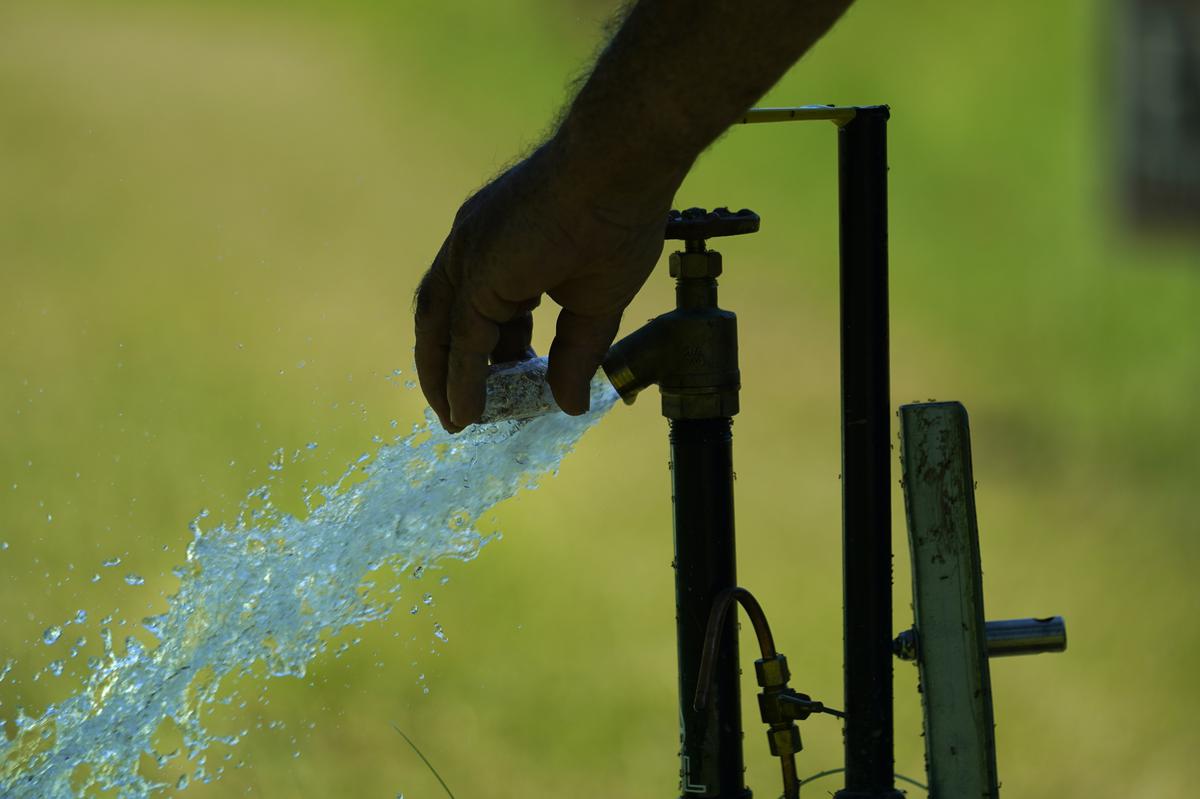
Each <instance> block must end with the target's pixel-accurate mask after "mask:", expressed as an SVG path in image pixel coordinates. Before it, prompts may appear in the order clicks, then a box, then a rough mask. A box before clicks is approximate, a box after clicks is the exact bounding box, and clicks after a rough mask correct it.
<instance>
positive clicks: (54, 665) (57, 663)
mask: <svg viewBox="0 0 1200 799" xmlns="http://www.w3.org/2000/svg"><path fill="white" fill-rule="evenodd" d="M65 665H66V663H64V662H63V661H61V660H52V661H50V665H49V666H47V667H46V669H47V670H49V672H50V673H51V674H53V675H54V676H55V677H61V676H62V673H63V666H65Z"/></svg>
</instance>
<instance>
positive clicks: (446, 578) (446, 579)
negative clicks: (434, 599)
mask: <svg viewBox="0 0 1200 799" xmlns="http://www.w3.org/2000/svg"><path fill="white" fill-rule="evenodd" d="M448 582H450V575H448V574H444V575H442V579H440V580H438V585H445V584H446V583H448Z"/></svg>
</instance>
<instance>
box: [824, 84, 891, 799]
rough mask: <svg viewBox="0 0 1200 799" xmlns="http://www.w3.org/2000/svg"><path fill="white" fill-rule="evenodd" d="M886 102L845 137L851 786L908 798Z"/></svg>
mask: <svg viewBox="0 0 1200 799" xmlns="http://www.w3.org/2000/svg"><path fill="white" fill-rule="evenodd" d="M887 120H888V109H887V107H886V106H874V107H868V108H860V109H858V110H857V113H856V114H855V117H854V119H852V120H851V121H849V122H847V123H846V124H845V125H843V126H842V127H841V129H840V131H839V134H838V188H839V212H840V226H841V230H840V238H841V337H842V549H843V551H842V574H843V577H842V579H843V583H842V585H843V603H844V607H843V612H844V615H845V630H844V641H843V648H844V659H845V665H844V669H845V670H844V676H845V705H846V726H845V746H846V775H845V778H846V787H845V789H844V790H842V791H839V792H838V794H837V796H839V797H842V799H858V798H859V797H863V798H864V799H865V797H898V796H901V795H902V794H900V793H899V792H898V791H896V789H895V779H894V777H893V758H894V751H893V731H892V651H891V642H892V548H891V544H892V542H891V523H892V520H891V424H890V422H891V413H890V408H891V400H890V398H889V394H888V391H889V389H888V374H889V373H888V246H887Z"/></svg>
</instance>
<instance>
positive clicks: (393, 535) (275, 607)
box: [0, 362, 616, 799]
mask: <svg viewBox="0 0 1200 799" xmlns="http://www.w3.org/2000/svg"><path fill="white" fill-rule="evenodd" d="M615 399H616V394H615V392H613V391H612V389H611V388H610V387H609V386H608V384H607V383H606V382H605V381H604V380H603V379H602V378H597V379H596V380H595V381H594V382H593V384H592V410H591V412H590V413H588V414H586V415H584V416H580V417H570V416H566V415H565V414H563V413H561V412H558V411H557V409H556V408H554V406H553V403H552V400H550V399H549V393H548V390H547V389H546V386H545V382H544V362H540V363H539V362H532V363H530V364H526V365H522V366H519V367H515V368H512V369H509V370H507V371H503V372H501V373H498V374H497V375H493V378H492V379H490V380H489V386H488V411H487V413H486V414H485V419H497V417H504V418H500V419H498V420H496V421H490V422H487V423H484V424H479V425H475V426H472V427H470V428H468V429H467V430H466V431H465V432H463V433H460V434H459V435H457V436H450V435H447V434H446V433H444V432H443V431H442V430H441V428H440V427H439V426H438V425H437V424H436V422H434V421H433V420H432V418H429V419H427V420H426V424H425V426H424V427H423V428H422V429H420V430H418V431H417V432H415V433H413V434H412V435H410V436H409V437H407V438H405V439H403V440H400V441H397V442H396V443H394V444H391V445H388V446H384V447H382V448H381V449H380V450H379V451H378V453H377V454H376V456H375V457H374V459H373V460H363V461H360V462H358V463H355V464H353V465H352V466H351V467H350V468H349V469H348V470H347V471H346V472H345V473H344V474H343V476H342V477H341V478H340V479H339V480H338V481H337V482H335V483H334V484H333V485H330V486H325V487H322V488H319V489H316V490H315V491H313V492H312V493H311V494H310V496H309V497H308V505H309V508H310V512H309V514H308V515H307V516H306V517H305V518H299V517H297V516H293V515H288V514H284V513H282V512H280V511H278V510H277V509H275V508H274V507H273V505H272V504H271V498H270V495H269V493H268V492H267V491H266V489H259V490H258V491H257V492H255V493H254V494H252V498H253V499H254V501H255V503H256V504H257V505H258V507H259V508H260V509H261V511H262V512H263V513H260V514H258V517H257V519H247V518H244V517H243V518H241V519H239V520H238V522H237V523H236V524H231V525H229V526H224V525H223V526H219V527H216V528H215V529H212V530H201V529H200V527H199V526H198V525H193V535H194V538H193V540H192V542H191V544H190V545H189V546H188V550H187V561H186V563H184V564H183V565H181V566H179V567H177V568H176V569H175V574H176V576H177V577H178V578H179V590H178V592H177V593H175V594H174V595H173V596H171V597H170V598H169V602H168V609H167V611H166V612H165V613H164V614H162V615H160V616H155V617H153V618H149V619H146V620H145V621H144V622H143V626H144V627H145V628H146V630H148V631H149V632H150V633H151V634H152V635H153V636H154V638H155V639H157V644H156V645H155V646H153V647H144V646H142V644H141V643H139V642H138V640H137V639H136V638H134V637H132V636H131V637H129V638H126V640H125V642H124V645H123V646H122V645H116V644H114V643H113V640H112V632H111V628H110V627H108V626H105V627H103V628H102V629H101V637H102V640H103V643H104V656H103V657H102V658H93V659H92V660H91V661H90V662H89V664H88V666H89V670H88V673H87V676H86V678H85V680H84V682H83V685H82V686H81V687H80V688H79V690H77V691H75V692H74V693H73V694H71V695H70V696H69V697H68V698H66V699H65V700H63V701H61V702H58V703H56V704H54V705H52V706H50V707H48V708H46V709H45V710H44V711H43V712H42V713H41V714H40V715H37V716H29V715H26V714H25V713H23V712H22V713H18V716H17V718H16V719H14V720H13V721H14V725H15V728H16V737H15V738H14V739H13V740H11V741H8V742H4V740H3V737H2V736H0V795H3V796H4V797H12V799H69V798H70V797H77V796H81V795H86V794H90V793H92V792H94V791H96V790H101V791H105V790H108V791H114V792H115V793H116V795H118V796H122V797H130V798H131V799H132V798H133V797H146V796H149V795H151V794H152V793H155V792H159V791H161V790H163V789H168V788H173V787H175V788H183V787H185V786H186V784H187V781H188V779H189V777H186V776H184V777H180V779H179V782H178V783H163V782H161V781H156V780H154V779H151V778H148V777H146V776H145V775H143V774H142V773H140V771H139V761H140V760H141V758H142V756H143V755H149V756H150V757H151V758H153V759H154V760H155V762H156V763H157V764H158V765H159V766H160V767H169V765H170V763H171V762H172V761H173V760H175V759H176V758H179V757H184V758H186V759H187V760H188V761H192V762H196V763H199V764H200V770H199V772H198V776H199V777H200V779H205V780H207V779H213V778H216V777H219V776H220V773H221V770H220V769H219V768H218V769H211V770H206V769H205V766H204V763H205V761H206V755H205V752H206V751H207V750H208V749H209V748H210V747H211V746H212V745H214V744H223V745H225V746H230V747H232V746H235V745H237V743H238V742H239V741H240V740H241V738H242V737H244V735H245V734H246V731H245V730H243V731H239V732H236V733H233V734H217V733H214V732H212V731H211V730H210V729H209V726H208V719H207V715H208V713H209V712H210V711H212V710H214V709H215V708H214V706H215V705H216V704H218V703H222V702H227V701H228V696H225V695H223V693H222V690H221V689H222V685H223V683H225V682H227V678H230V677H238V676H244V675H258V676H260V677H262V678H263V679H265V678H267V677H285V676H293V677H300V676H303V675H304V674H305V670H306V668H307V667H308V664H309V662H310V661H312V659H313V658H314V657H315V656H316V655H317V654H318V653H319V652H321V651H323V649H324V648H325V641H326V640H328V639H329V638H331V637H333V636H335V635H336V634H337V633H338V632H339V631H341V630H343V629H344V628H346V627H347V626H349V625H361V624H364V623H367V622H371V621H377V620H380V619H384V618H387V616H388V615H389V614H390V612H391V610H392V609H393V607H394V606H395V603H396V601H397V600H398V599H399V596H398V594H399V588H400V586H399V583H398V582H396V583H394V584H392V585H390V586H384V588H385V590H384V591H382V592H380V591H379V590H378V589H379V587H380V586H378V585H376V583H377V582H378V581H380V580H386V579H387V575H388V574H389V573H394V572H403V571H405V570H407V569H409V568H411V567H413V566H415V565H418V564H427V563H430V562H433V561H436V560H438V559H439V558H446V557H453V558H460V559H469V558H472V557H474V556H475V555H476V554H477V553H478V551H479V548H480V546H482V544H483V543H484V542H485V540H486V539H485V538H484V537H483V536H482V535H481V534H480V533H479V532H478V531H477V530H476V529H475V522H476V520H477V519H479V517H480V516H481V515H482V514H483V513H485V512H486V511H487V510H488V509H489V508H491V507H492V506H494V505H495V504H496V503H498V502H500V501H502V500H504V499H507V498H508V497H511V496H512V495H514V494H515V493H516V492H517V491H519V490H520V489H522V488H526V487H533V486H534V485H535V481H536V480H537V479H538V478H539V477H540V476H541V475H544V474H545V473H547V472H550V471H552V470H554V469H555V468H556V467H557V465H558V463H559V461H560V460H561V459H562V458H563V456H565V455H566V454H567V453H568V452H569V451H570V449H571V448H572V447H573V446H574V444H575V442H576V441H577V440H578V439H579V437H580V436H581V435H582V434H583V433H584V432H585V431H586V430H587V429H588V428H589V427H591V426H592V425H593V424H595V423H596V421H598V420H599V418H600V417H601V416H602V415H603V414H604V413H605V412H606V411H607V410H608V409H609V408H610V407H611V406H612V404H613V402H614V400H615ZM264 519H265V520H266V521H265V523H264ZM197 521H199V520H197ZM392 579H397V578H392ZM381 593H382V596H383V597H385V598H382V599H381V598H380V596H381ZM53 629H54V628H51V630H47V635H54V637H55V638H57V635H55V634H53V633H52V630H53ZM439 632H440V630H438V631H435V635H437V634H438V633H439ZM263 674H265V677H263V676H262V675H263ZM226 693H228V692H226ZM164 725H174V727H176V728H177V729H178V731H179V734H180V735H181V736H182V739H183V743H184V746H183V749H182V751H178V750H176V751H171V752H160V751H156V741H157V740H158V739H159V736H160V731H161V730H162V728H163V727H164Z"/></svg>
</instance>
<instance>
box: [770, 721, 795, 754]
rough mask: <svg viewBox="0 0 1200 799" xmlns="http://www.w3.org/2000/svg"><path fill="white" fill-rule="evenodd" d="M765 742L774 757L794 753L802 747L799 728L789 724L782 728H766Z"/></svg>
mask: <svg viewBox="0 0 1200 799" xmlns="http://www.w3.org/2000/svg"><path fill="white" fill-rule="evenodd" d="M767 743H768V744H769V745H770V747H771V754H772V755H774V756H775V757H786V756H787V755H794V754H796V753H797V752H799V751H800V750H801V749H803V748H804V746H803V744H801V743H800V728H799V727H797V726H796V725H795V724H789V725H788V726H786V727H784V728H782V729H772V730H767Z"/></svg>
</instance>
